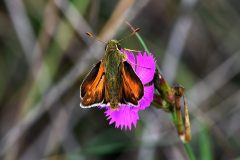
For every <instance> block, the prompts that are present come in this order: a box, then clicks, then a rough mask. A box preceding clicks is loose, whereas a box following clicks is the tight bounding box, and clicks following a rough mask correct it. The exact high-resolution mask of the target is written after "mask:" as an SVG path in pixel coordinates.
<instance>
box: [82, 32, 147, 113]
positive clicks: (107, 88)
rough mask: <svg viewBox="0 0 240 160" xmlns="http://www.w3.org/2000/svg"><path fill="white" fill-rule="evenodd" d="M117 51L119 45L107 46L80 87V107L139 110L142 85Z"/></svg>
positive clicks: (142, 91) (115, 41) (110, 43)
mask: <svg viewBox="0 0 240 160" xmlns="http://www.w3.org/2000/svg"><path fill="white" fill-rule="evenodd" d="M87 34H88V35H90V33H87ZM90 36H91V35H90ZM120 49H121V47H120V44H119V41H117V40H110V41H108V42H107V44H106V47H105V54H104V57H103V59H102V60H101V61H100V62H98V63H97V64H96V65H95V66H94V67H93V69H92V70H91V71H90V73H89V74H88V75H87V77H86V78H85V79H84V80H83V82H82V84H81V86H80V98H81V103H80V106H81V107H83V108H90V107H95V106H100V105H101V106H104V105H105V106H106V105H110V108H111V109H117V108H118V107H119V105H121V104H131V105H132V106H138V101H139V100H140V99H141V98H142V97H143V94H144V89H143V84H142V82H141V80H140V79H139V77H138V76H137V75H136V73H135V71H134V70H133V68H132V66H131V65H130V64H129V63H128V62H127V61H126V59H127V58H126V55H125V54H124V53H122V52H121V51H120Z"/></svg>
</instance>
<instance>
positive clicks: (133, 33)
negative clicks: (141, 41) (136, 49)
mask: <svg viewBox="0 0 240 160" xmlns="http://www.w3.org/2000/svg"><path fill="white" fill-rule="evenodd" d="M138 31H140V28H136V29H134V30H133V31H132V33H130V34H129V35H127V36H125V37H123V38H122V39H120V40H119V42H121V41H123V40H125V39H127V38H129V37H131V36H133V35H135V34H136V33H137V32H138Z"/></svg>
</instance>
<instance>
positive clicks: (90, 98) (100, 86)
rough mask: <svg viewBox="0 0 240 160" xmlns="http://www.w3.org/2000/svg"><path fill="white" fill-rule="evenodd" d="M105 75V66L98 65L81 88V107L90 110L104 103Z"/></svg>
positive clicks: (100, 63)
mask: <svg viewBox="0 0 240 160" xmlns="http://www.w3.org/2000/svg"><path fill="white" fill-rule="evenodd" d="M104 86H105V74H104V65H103V63H102V62H101V61H100V62H99V63H97V64H96V65H95V66H94V67H93V69H92V70H91V71H90V73H89V74H88V75H87V77H86V78H85V79H84V81H83V82H82V85H81V86H80V98H81V100H82V101H81V103H80V106H81V107H83V108H89V107H94V106H99V105H100V104H102V103H103V101H104V88H105V87H104Z"/></svg>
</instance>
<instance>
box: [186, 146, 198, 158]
mask: <svg viewBox="0 0 240 160" xmlns="http://www.w3.org/2000/svg"><path fill="white" fill-rule="evenodd" d="M183 146H184V149H185V151H186V153H187V155H188V159H189V160H196V157H195V155H194V153H193V150H192V148H191V146H190V145H189V144H183Z"/></svg>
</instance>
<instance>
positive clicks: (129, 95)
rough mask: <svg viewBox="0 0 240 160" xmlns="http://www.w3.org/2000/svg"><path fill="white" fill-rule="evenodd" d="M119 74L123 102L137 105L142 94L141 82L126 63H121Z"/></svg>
mask: <svg viewBox="0 0 240 160" xmlns="http://www.w3.org/2000/svg"><path fill="white" fill-rule="evenodd" d="M121 73H122V90H123V93H122V94H123V102H125V103H131V104H133V105H138V101H139V100H140V99H141V98H142V97H143V94H144V88H143V84H142V82H141V80H140V79H139V77H138V76H137V75H136V73H135V72H134V70H133V69H132V66H131V65H130V64H129V63H128V62H127V61H125V62H122V64H121Z"/></svg>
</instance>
